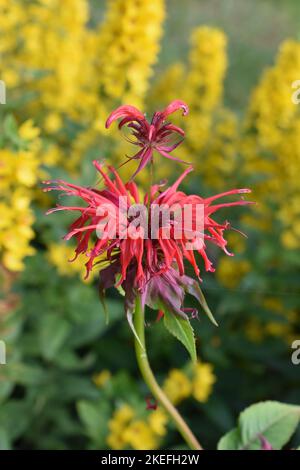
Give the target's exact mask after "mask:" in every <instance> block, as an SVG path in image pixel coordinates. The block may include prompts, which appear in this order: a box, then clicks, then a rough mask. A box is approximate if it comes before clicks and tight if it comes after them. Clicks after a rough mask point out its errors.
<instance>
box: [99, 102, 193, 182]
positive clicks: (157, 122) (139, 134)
mask: <svg viewBox="0 0 300 470" xmlns="http://www.w3.org/2000/svg"><path fill="white" fill-rule="evenodd" d="M178 109H182V111H183V115H184V116H185V115H187V114H188V112H189V108H188V106H187V104H185V103H184V102H183V101H181V100H175V101H172V102H171V103H170V104H169V105H168V106H167V107H166V108H165V109H164V110H163V111H156V112H155V113H154V114H153V117H152V119H151V122H148V121H147V119H146V118H145V116H144V114H142V113H141V111H139V110H138V109H137V108H135V107H134V106H128V105H124V106H120V107H119V108H117V109H115V111H113V112H112V113H111V114H110V116H109V117H108V119H107V121H106V128H109V127H110V125H111V124H112V123H113V122H114V121H116V120H117V119H121V121H120V123H119V129H122V127H123V126H125V125H127V127H129V128H130V129H131V130H132V135H133V137H134V140H132V141H130V142H131V143H132V144H134V145H137V146H138V147H139V148H140V150H139V151H138V152H137V153H136V154H135V155H133V156H132V157H130V160H132V159H133V160H140V163H139V166H138V168H137V170H136V172H135V173H134V175H133V177H132V178H134V177H135V176H136V175H137V174H138V173H139V172H140V171H141V170H142V169H143V168H144V167H145V166H146V165H147V164H148V163H149V162H150V161H151V160H152V159H153V151H154V150H156V151H157V152H158V153H160V154H161V155H162V156H163V157H166V158H169V159H171V160H176V161H180V162H182V160H180V159H178V158H176V157H174V156H173V155H171V152H172V151H173V150H174V149H175V148H176V147H178V145H179V144H181V142H182V140H183V139H180V140H179V141H177V142H176V143H171V141H170V138H171V136H172V135H174V134H179V135H180V136H182V137H184V131H183V130H182V129H181V128H180V127H177V126H175V125H174V124H171V123H169V122H166V119H167V117H168V116H169V115H170V114H172V113H174V112H175V111H177V110H178ZM182 163H185V162H182Z"/></svg>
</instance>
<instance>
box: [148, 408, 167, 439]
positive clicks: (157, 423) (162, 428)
mask: <svg viewBox="0 0 300 470" xmlns="http://www.w3.org/2000/svg"><path fill="white" fill-rule="evenodd" d="M148 423H149V426H150V428H151V430H152V431H153V432H154V433H155V434H157V435H158V436H165V434H166V433H167V429H166V425H167V423H168V416H167V415H166V413H165V412H164V411H163V410H162V409H160V408H157V409H156V410H154V411H152V412H151V414H150V416H149V418H148Z"/></svg>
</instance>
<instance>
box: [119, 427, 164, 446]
mask: <svg viewBox="0 0 300 470" xmlns="http://www.w3.org/2000/svg"><path fill="white" fill-rule="evenodd" d="M124 440H125V441H126V442H127V443H128V444H129V445H130V446H131V447H132V448H133V449H135V450H151V449H157V446H158V442H159V441H158V438H157V436H156V435H155V434H154V432H153V431H152V430H151V428H150V427H149V425H148V424H147V423H146V422H145V421H142V420H134V421H132V422H131V423H130V424H129V426H128V427H127V428H126V429H125V431H124Z"/></svg>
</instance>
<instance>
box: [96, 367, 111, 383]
mask: <svg viewBox="0 0 300 470" xmlns="http://www.w3.org/2000/svg"><path fill="white" fill-rule="evenodd" d="M110 378H111V373H110V371H109V370H106V369H105V370H102V371H101V372H99V373H98V374H94V375H93V382H94V384H95V385H96V386H97V387H98V388H102V387H103V386H104V385H105V384H106V383H107V382H108V381H109V380H110Z"/></svg>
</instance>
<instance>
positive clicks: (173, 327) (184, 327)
mask: <svg viewBox="0 0 300 470" xmlns="http://www.w3.org/2000/svg"><path fill="white" fill-rule="evenodd" d="M164 324H165V327H166V328H167V330H168V331H169V332H170V333H171V334H172V335H173V336H175V338H177V339H178V340H179V341H180V342H181V343H182V344H183V345H184V346H185V348H186V349H187V351H188V352H189V353H190V356H191V358H192V361H196V360H197V354H196V345H195V336H194V330H193V328H192V326H191V324H190V322H189V320H185V319H184V318H181V317H179V316H178V315H174V314H172V313H169V312H168V311H166V310H165V311H164Z"/></svg>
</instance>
